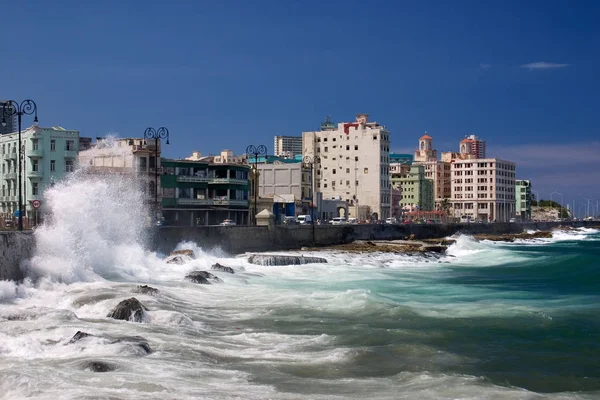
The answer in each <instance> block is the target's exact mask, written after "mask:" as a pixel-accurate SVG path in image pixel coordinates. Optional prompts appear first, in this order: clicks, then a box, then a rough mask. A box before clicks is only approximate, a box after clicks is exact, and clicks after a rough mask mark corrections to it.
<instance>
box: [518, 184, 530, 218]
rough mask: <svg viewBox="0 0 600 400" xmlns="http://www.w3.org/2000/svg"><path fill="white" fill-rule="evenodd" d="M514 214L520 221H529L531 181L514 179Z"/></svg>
mask: <svg viewBox="0 0 600 400" xmlns="http://www.w3.org/2000/svg"><path fill="white" fill-rule="evenodd" d="M515 188H516V189H515V197H516V210H515V211H516V213H515V214H516V216H517V218H518V219H519V220H521V221H531V181H529V180H524V179H519V180H516V181H515Z"/></svg>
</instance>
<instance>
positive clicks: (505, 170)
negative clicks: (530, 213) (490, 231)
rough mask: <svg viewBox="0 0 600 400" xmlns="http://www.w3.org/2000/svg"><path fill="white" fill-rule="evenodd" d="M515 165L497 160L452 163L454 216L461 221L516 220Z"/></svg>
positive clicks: (487, 159) (485, 159)
mask: <svg viewBox="0 0 600 400" xmlns="http://www.w3.org/2000/svg"><path fill="white" fill-rule="evenodd" d="M515 173H516V165H515V163H513V162H511V161H505V160H500V159H497V158H483V159H481V158H477V159H470V160H469V159H465V160H459V159H456V160H455V161H454V162H453V163H452V208H453V211H452V213H453V216H454V217H457V218H458V217H460V218H461V219H462V220H479V221H485V222H489V221H497V222H508V221H510V219H511V218H514V217H515V209H516V203H515V201H516V200H515Z"/></svg>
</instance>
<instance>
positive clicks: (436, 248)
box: [420, 244, 447, 253]
mask: <svg viewBox="0 0 600 400" xmlns="http://www.w3.org/2000/svg"><path fill="white" fill-rule="evenodd" d="M446 249H447V247H446V246H441V245H432V244H428V245H424V246H422V247H421V249H420V250H421V251H424V252H433V253H444V252H445V251H446Z"/></svg>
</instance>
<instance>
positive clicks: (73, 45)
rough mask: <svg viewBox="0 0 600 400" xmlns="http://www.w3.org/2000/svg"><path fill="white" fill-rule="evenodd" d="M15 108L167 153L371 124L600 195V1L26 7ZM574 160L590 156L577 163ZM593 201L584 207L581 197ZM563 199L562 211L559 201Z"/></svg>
mask: <svg viewBox="0 0 600 400" xmlns="http://www.w3.org/2000/svg"><path fill="white" fill-rule="evenodd" d="M1 9H2V15H3V17H2V21H3V23H2V31H3V37H4V38H5V39H6V41H5V42H4V45H3V46H2V47H1V48H2V53H1V55H0V57H1V60H2V62H1V63H0V73H1V75H0V76H2V78H1V79H0V82H1V84H0V98H11V99H24V98H32V99H34V100H35V101H36V102H37V104H38V109H39V116H40V123H41V124H42V125H62V126H64V127H66V128H70V129H79V130H81V132H82V135H85V136H92V137H95V136H104V135H105V134H106V133H109V132H114V133H117V134H118V135H119V136H121V137H125V136H141V135H142V134H143V131H144V129H145V128H146V127H148V126H154V127H159V126H166V127H167V128H168V129H169V130H170V132H171V145H170V146H169V148H168V149H167V150H166V152H165V155H166V156H168V157H183V156H187V155H188V154H189V153H190V152H191V151H192V150H199V151H201V152H203V153H205V154H208V153H217V152H219V151H220V150H221V149H223V148H231V149H232V150H234V151H235V152H236V153H241V152H243V151H244V149H245V147H246V145H248V144H265V145H267V146H268V148H269V150H270V151H272V146H273V144H272V143H273V136H274V135H278V134H281V135H300V133H301V132H302V131H303V130H304V131H306V130H312V129H316V128H317V127H318V125H319V123H320V122H321V121H322V120H323V118H324V117H325V116H326V115H329V114H330V115H332V117H333V119H334V120H335V121H341V120H350V119H353V118H354V115H355V114H356V113H359V112H367V113H369V114H370V115H371V119H374V120H377V121H378V122H380V123H382V124H384V125H386V126H387V127H388V128H389V129H390V131H391V132H392V150H395V151H398V152H404V151H412V150H413V149H414V147H415V145H416V142H417V139H418V137H419V136H421V135H422V133H423V132H424V131H428V133H429V134H430V135H431V136H433V137H434V143H435V144H436V147H437V148H438V150H440V151H446V150H456V149H457V147H458V142H459V140H460V139H461V138H462V137H463V136H464V135H465V134H471V133H475V134H477V135H478V136H480V137H482V138H484V139H486V140H487V141H488V155H490V156H497V157H501V158H505V159H509V160H513V161H516V162H517V163H518V172H517V174H518V177H519V178H531V179H532V180H533V181H534V185H535V186H536V189H538V191H539V192H540V195H541V197H544V198H548V197H549V195H550V193H551V192H553V191H560V192H561V193H563V194H564V200H565V202H567V201H569V202H570V203H571V204H572V200H573V199H575V200H576V201H577V202H579V203H580V202H581V201H583V200H581V198H583V197H585V198H594V199H597V198H600V178H599V177H598V170H599V169H598V168H599V167H600V161H599V159H600V137H599V136H600V135H598V126H599V122H600V112H599V110H600V80H599V79H598V71H600V25H599V24H598V20H600V3H598V2H593V1H577V2H567V1H562V2H559V1H508V0H507V1H494V2H492V1H412V2H409V1H377V0H375V1H369V2H366V1H365V2H359V1H352V0H347V1H310V0H305V1H295V0H285V1H281V0H280V1H270V0H255V1H228V0H224V1H201V0H195V1H178V0H174V1H171V2H165V1H154V0H146V1H111V0H107V1H102V2H88V1H62V0H57V1H54V2H46V1H40V0H37V1H36V0H31V1H22V2H17V1H12V2H5V3H3V4H2V7H1ZM573 158H578V160H574V159H573ZM580 193H581V196H579V194H580ZM554 199H555V200H556V199H558V196H555V197H554Z"/></svg>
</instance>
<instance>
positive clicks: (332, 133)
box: [302, 114, 391, 220]
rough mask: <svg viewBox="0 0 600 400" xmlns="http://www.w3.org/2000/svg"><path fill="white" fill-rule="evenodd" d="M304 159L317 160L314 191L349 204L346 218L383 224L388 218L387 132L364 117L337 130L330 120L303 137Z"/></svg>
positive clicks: (388, 139) (338, 126)
mask: <svg viewBox="0 0 600 400" xmlns="http://www.w3.org/2000/svg"><path fill="white" fill-rule="evenodd" d="M302 150H303V155H304V156H310V157H313V158H314V157H315V156H318V157H320V160H321V162H320V164H318V165H315V171H316V184H315V187H316V190H315V191H319V192H321V193H322V194H323V198H324V199H327V198H336V199H341V200H346V201H348V203H349V205H350V206H349V214H350V215H349V216H350V217H353V218H357V219H358V220H366V219H370V220H378V219H379V220H385V219H386V218H388V217H389V216H390V201H391V191H390V190H391V183H390V175H389V162H390V157H389V155H390V132H389V131H388V130H387V128H386V127H385V126H383V125H380V124H378V123H377V122H370V121H369V117H368V115H367V114H358V115H357V116H356V120H355V121H352V122H340V123H338V124H337V126H336V125H335V124H334V123H333V122H331V121H330V120H329V119H328V120H326V121H325V122H323V123H322V124H321V130H319V131H314V132H303V133H302Z"/></svg>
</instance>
